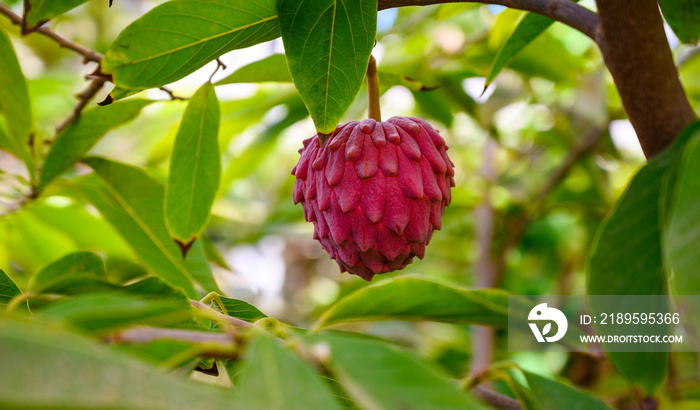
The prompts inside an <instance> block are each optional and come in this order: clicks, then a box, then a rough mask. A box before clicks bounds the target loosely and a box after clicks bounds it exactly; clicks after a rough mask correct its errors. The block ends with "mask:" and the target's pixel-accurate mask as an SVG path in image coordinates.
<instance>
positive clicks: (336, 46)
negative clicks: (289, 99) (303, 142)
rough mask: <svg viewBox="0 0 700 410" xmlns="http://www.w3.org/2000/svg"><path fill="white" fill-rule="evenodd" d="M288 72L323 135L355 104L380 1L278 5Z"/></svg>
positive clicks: (291, 0) (281, 1) (287, 0)
mask: <svg viewBox="0 0 700 410" xmlns="http://www.w3.org/2000/svg"><path fill="white" fill-rule="evenodd" d="M277 12H278V14H279V20H280V22H279V24H280V30H281V32H282V40H283V41H284V49H285V51H286V56H287V63H288V65H289V71H290V73H291V75H292V78H293V79H294V85H296V87H297V90H299V94H301V98H302V99H303V100H304V103H305V104H306V108H307V109H308V110H309V113H310V114H311V118H312V119H313V120H314V123H315V124H316V130H317V131H318V132H319V133H323V134H330V133H332V132H333V131H334V130H335V127H336V125H337V124H338V122H340V119H341V118H342V116H343V114H345V112H346V111H347V110H348V108H349V107H350V104H352V102H353V100H354V99H355V96H356V95H357V93H358V91H359V90H360V86H361V85H362V82H363V80H364V77H365V73H366V71H367V64H368V63H369V56H370V54H371V53H372V47H373V46H374V39H375V36H376V33H377V0H317V1H313V2H304V1H303V0H278V1H277Z"/></svg>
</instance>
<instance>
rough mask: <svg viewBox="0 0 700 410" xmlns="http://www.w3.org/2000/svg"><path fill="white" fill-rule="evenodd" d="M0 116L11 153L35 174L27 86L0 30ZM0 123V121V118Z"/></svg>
mask: <svg viewBox="0 0 700 410" xmlns="http://www.w3.org/2000/svg"><path fill="white" fill-rule="evenodd" d="M0 95H1V96H2V98H0V116H3V115H4V117H5V125H6V127H7V130H8V134H9V135H8V137H9V141H8V142H10V143H11V144H12V147H8V148H11V149H10V151H12V152H13V153H15V154H16V155H17V156H18V157H20V158H22V159H23V160H24V161H25V163H26V164H27V167H28V169H29V172H30V173H32V174H33V173H34V167H33V165H32V164H33V161H32V159H31V155H30V152H29V139H30V135H31V133H32V124H33V122H32V110H31V105H30V101H29V91H28V90H27V82H26V80H25V78H24V74H22V68H21V67H20V66H19V62H18V61H17V56H16V55H15V51H14V49H13V48H12V43H11V42H10V39H9V38H8V37H7V34H5V31H4V30H2V29H0ZM0 119H1V118H0Z"/></svg>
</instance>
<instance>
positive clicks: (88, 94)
mask: <svg viewBox="0 0 700 410" xmlns="http://www.w3.org/2000/svg"><path fill="white" fill-rule="evenodd" d="M105 82H107V80H106V79H104V78H94V79H93V80H92V81H90V84H89V85H88V86H87V88H86V89H84V90H83V91H81V92H79V93H78V94H76V95H75V97H76V98H77V99H78V103H77V104H75V107H73V111H72V112H71V113H70V115H69V116H68V117H67V118H66V119H65V120H63V121H62V122H61V123H60V124H58V125H57V126H56V133H57V134H59V133H60V132H61V131H63V130H64V129H65V128H66V127H67V126H68V125H70V123H72V122H73V121H75V120H76V119H78V117H79V116H80V113H82V112H83V109H84V108H85V106H86V105H87V103H88V102H89V101H90V100H91V99H92V98H93V97H95V95H96V94H97V93H98V92H99V91H100V90H101V89H102V86H103V85H104V84H105Z"/></svg>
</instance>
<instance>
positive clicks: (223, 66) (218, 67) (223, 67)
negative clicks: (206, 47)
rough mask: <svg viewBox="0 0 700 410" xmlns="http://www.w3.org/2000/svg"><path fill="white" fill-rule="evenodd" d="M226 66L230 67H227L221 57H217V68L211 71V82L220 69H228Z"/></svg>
mask: <svg viewBox="0 0 700 410" xmlns="http://www.w3.org/2000/svg"><path fill="white" fill-rule="evenodd" d="M226 68H228V67H226V64H224V62H223V61H221V59H220V58H217V59H216V68H215V69H214V72H213V73H211V77H209V82H211V80H212V79H213V78H214V75H216V73H217V72H218V71H219V69H221V70H226Z"/></svg>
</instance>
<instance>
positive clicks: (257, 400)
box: [236, 334, 340, 410]
mask: <svg viewBox="0 0 700 410" xmlns="http://www.w3.org/2000/svg"><path fill="white" fill-rule="evenodd" d="M236 386H237V390H238V398H239V399H240V400H241V401H242V402H243V407H242V408H248V409H254V410H258V409H259V410H263V409H285V410H294V409H299V410H307V409H308V410H312V409H319V410H326V409H331V410H332V409H340V406H339V405H338V403H337V402H336V400H335V399H334V398H333V396H332V395H331V392H330V390H329V389H328V387H327V386H326V385H324V384H323V382H322V381H321V379H320V378H319V377H318V376H317V375H315V374H314V372H313V370H311V368H310V367H309V366H307V365H306V364H304V362H302V361H301V360H300V359H299V358H297V357H296V356H295V355H294V353H292V351H291V350H290V349H289V348H288V347H283V346H280V345H279V344H278V343H277V340H274V339H272V337H270V336H269V335H264V334H260V335H258V337H256V338H255V340H254V341H253V342H252V343H251V345H250V346H249V347H248V350H247V351H246V353H245V364H244V366H243V368H242V370H241V374H240V376H239V379H238V380H237V381H236Z"/></svg>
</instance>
